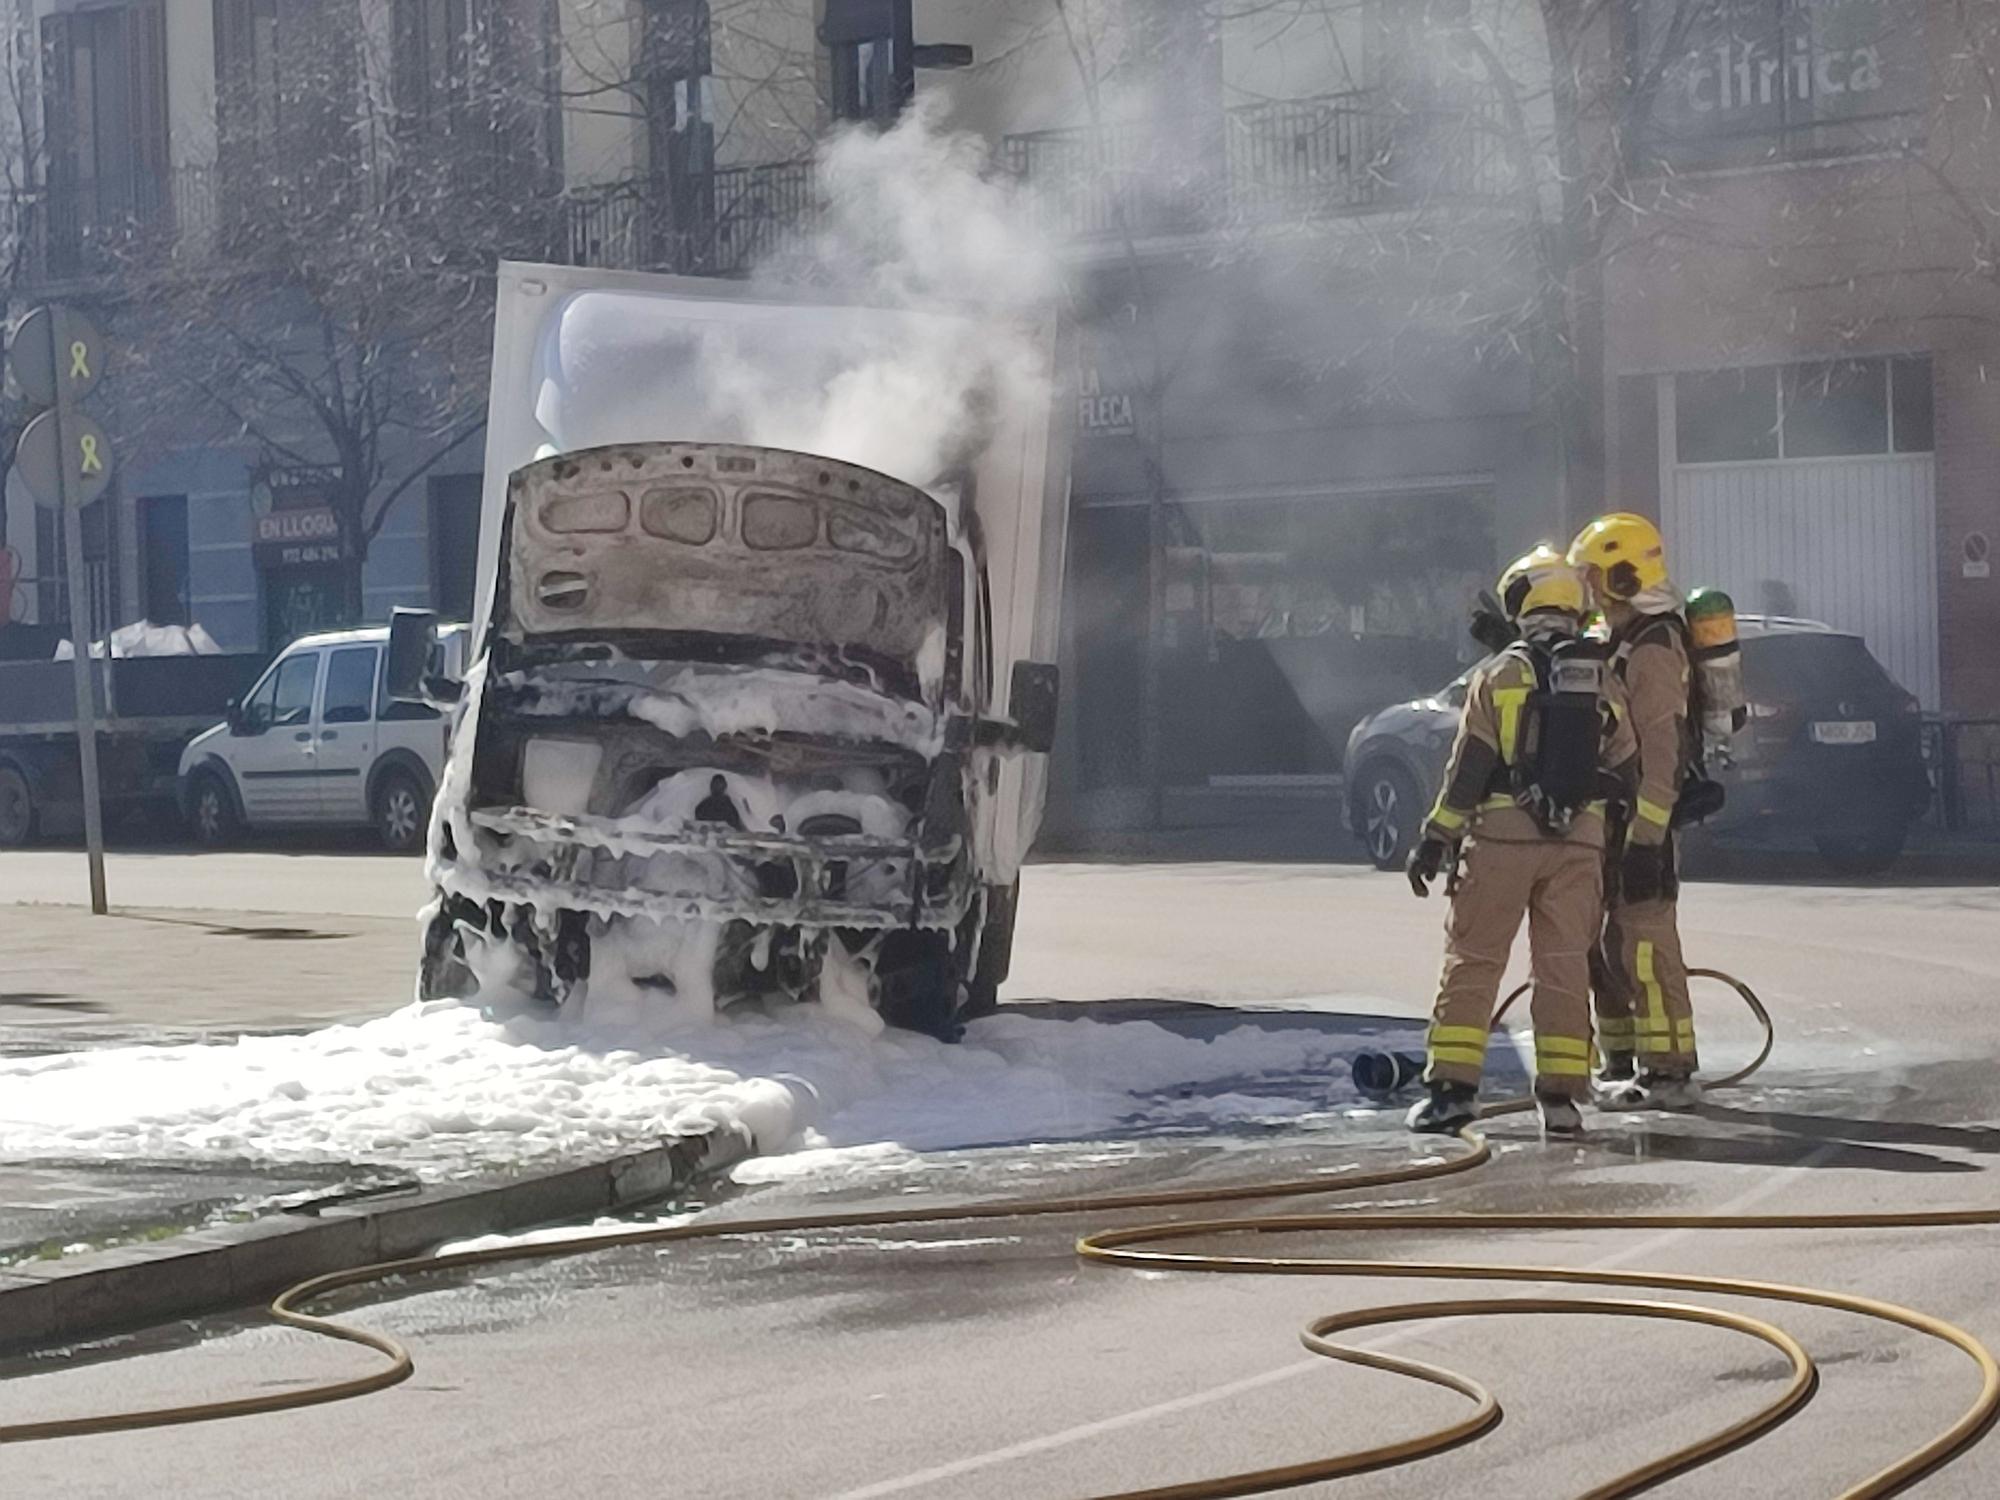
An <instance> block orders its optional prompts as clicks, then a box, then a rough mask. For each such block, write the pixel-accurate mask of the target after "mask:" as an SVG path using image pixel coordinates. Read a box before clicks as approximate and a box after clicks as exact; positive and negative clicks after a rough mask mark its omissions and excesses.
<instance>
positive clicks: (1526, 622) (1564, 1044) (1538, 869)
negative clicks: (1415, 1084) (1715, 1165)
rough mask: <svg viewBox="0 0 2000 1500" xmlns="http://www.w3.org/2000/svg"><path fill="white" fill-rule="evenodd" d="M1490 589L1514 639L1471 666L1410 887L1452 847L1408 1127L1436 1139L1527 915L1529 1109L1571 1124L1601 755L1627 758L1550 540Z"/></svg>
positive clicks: (1432, 875) (1584, 1078) (1599, 914)
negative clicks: (1422, 1061) (1441, 942)
mask: <svg viewBox="0 0 2000 1500" xmlns="http://www.w3.org/2000/svg"><path fill="white" fill-rule="evenodd" d="M1500 599H1501V603H1502V605H1503V607H1504V609H1505V612H1506V615H1507V617H1508V618H1509V619H1510V620H1512V621H1513V623H1514V624H1515V626H1516V627H1517V629H1518V631H1519V639H1517V640H1515V641H1514V642H1513V643H1512V644H1511V645H1509V646H1507V647H1506V648H1505V649H1504V650H1502V651H1501V652H1499V654H1498V655H1496V656H1495V657H1493V659H1492V660H1490V661H1489V662H1487V663H1486V664H1485V665H1484V666H1482V667H1480V669H1479V670H1478V672H1477V673H1475V674H1474V676H1473V679H1472V683H1471V686H1470V687H1469V688H1468V690H1467V692H1466V697H1465V711H1464V714H1463V717H1462V718H1461V719H1460V721H1459V726H1458V738H1457V740H1456V741H1455V742H1454V744H1453V745H1452V751H1451V761H1450V764H1449V765H1448V767H1447V768H1446V771H1445V781H1444V789H1443V791H1442V792H1440V793H1439V794H1438V800H1437V805H1436V806H1435V807H1434V808H1433V809H1432V810H1431V815H1430V820H1429V821H1428V823H1426V825H1425V828H1424V837H1423V840H1422V842H1421V843H1420V844H1418V846H1417V847H1416V849H1415V850H1413V851H1412V852H1411V855H1410V860H1409V877H1410V885H1411V888H1412V889H1413V890H1415V892H1416V893H1417V894H1418V895H1419V896H1427V895H1429V894H1430V883H1431V881H1433V880H1434V879H1436V878H1437V876H1438V875H1439V873H1440V872H1442V871H1443V869H1444V868H1445V865H1446V863H1447V862H1448V861H1450V860H1451V858H1452V855H1453V853H1454V851H1456V850H1457V849H1458V848H1459V847H1460V845H1461V843H1462V844H1463V862H1462V864H1460V865H1458V867H1457V870H1456V873H1455V874H1454V876H1453V878H1452V879H1451V881H1450V882H1449V883H1448V884H1447V887H1446V889H1447V893H1448V894H1449V895H1450V897H1451V912H1450V915H1449V916H1448V917H1447V918H1446V922H1445V960H1444V974H1443V977H1442V978H1441V979H1440V981H1439V984H1438V996H1437V1002H1436V1005H1435V1007H1434V1010H1433V1014H1432V1019H1431V1027H1430V1034H1429V1038H1428V1041H1427V1051H1428V1062H1427V1066H1426V1068H1425V1071H1424V1082H1425V1083H1426V1085H1428V1089H1429V1093H1428V1097H1426V1098H1425V1099H1424V1100H1423V1101H1422V1102H1421V1103H1419V1104H1418V1105H1417V1106H1416V1108H1415V1109H1413V1110H1411V1112H1410V1117H1409V1126H1410V1129H1412V1130H1414V1131H1417V1132H1420V1133H1437V1134H1447V1133H1451V1132H1455V1131H1457V1130H1459V1129H1462V1128H1463V1127H1464V1126H1466V1125H1468V1124H1470V1123H1471V1122H1472V1120H1473V1119H1474V1118H1475V1116H1476V1113H1477V1109H1476V1102H1475V1101H1476V1099H1477V1096H1478V1092H1479V1078H1480V1073H1481V1071H1482V1070H1483V1067H1484V1064H1485V1059H1486V1039H1487V1035H1488V1033H1489V1031H1490V1030H1491V1027H1492V1018H1493V1006H1494V1001H1495V1000H1496V999H1497V997H1498V995H1499V990H1500V978H1501V975H1502V973H1503V972H1504V971H1505V969H1506V967H1507V956H1508V953H1509V951H1510V950H1511V949H1512V948H1513V946H1514V937H1515V934H1516V933H1518V932H1519V931H1520V928H1521V919H1522V917H1523V916H1525V917H1526V918H1527V919H1528V945H1529V952H1530V956H1531V958H1532V964H1533V976H1534V995H1533V999H1532V1001H1531V1012H1532V1015H1533V1018H1534V1027H1535V1104H1536V1107H1537V1109H1538V1110H1539V1112H1540V1115H1541V1120H1542V1128H1543V1129H1544V1131H1546V1132H1547V1133H1549V1134H1551V1135H1574V1134H1576V1133H1578V1132H1579V1131H1581V1130H1582V1128H1583V1119H1582V1116H1581V1115H1580V1114H1579V1113H1578V1111H1577V1101H1578V1100H1580V1099H1582V1098H1585V1097H1587V1095H1588V1093H1589V1089H1590V999H1589V996H1590V974H1589V956H1590V951H1591V948H1592V947H1593V945H1594V944H1595V943H1596V942H1597V940H1598V934H1599V931H1600V929H1601V927H1602V924H1603V863H1604V803H1603V800H1602V799H1603V792H1604V788H1605V778H1606V771H1605V767H1606V766H1607V764H1609V765H1616V764H1618V763H1619V762H1620V761H1623V760H1626V759H1628V758H1629V756H1630V753H1631V748H1630V744H1629V739H1627V738H1626V737H1625V736H1624V731H1623V729H1622V721H1620V720H1619V719H1617V717H1616V716H1615V715H1613V714H1612V713H1611V711H1610V707H1609V703H1608V701H1607V699H1606V696H1605V693H1606V671H1605V660H1604V653H1603V650H1602V648H1601V646H1599V645H1597V644H1595V643H1593V642H1590V641H1588V640H1586V639H1585V638H1584V636H1583V633H1582V623H1583V612H1584V585H1583V579H1582V577H1581V576H1580V575H1579V574H1578V573H1577V571H1576V570H1575V569H1574V568H1572V567H1570V565H1569V564H1568V562H1567V561H1566V560H1565V559H1564V558H1563V556H1562V554H1561V553H1559V552H1557V551H1556V550H1555V549H1554V548H1552V547H1547V546H1543V547H1538V548H1536V549H1535V550H1534V551H1533V552H1530V553H1529V554H1528V555H1527V556H1525V557H1523V558H1521V559H1520V560H1519V561H1518V562H1516V563H1514V564H1513V566H1511V567H1510V568H1508V569H1507V571H1506V573H1505V574H1503V575H1502V576H1501V579H1500Z"/></svg>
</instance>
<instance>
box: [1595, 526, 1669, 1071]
mask: <svg viewBox="0 0 2000 1500" xmlns="http://www.w3.org/2000/svg"><path fill="white" fill-rule="evenodd" d="M1569 561H1570V563H1571V564H1572V565H1573V566H1575V567H1577V568H1579V569H1581V570H1582V571H1583V573H1584V575H1585V577H1586V578H1587V579H1588V580H1589V582H1590V588H1591V593H1592V596H1593V597H1594V599H1595V601H1596V603H1597V605H1598V607H1599V608H1600V609H1602V610H1603V611H1604V616H1605V620H1606V622H1607V623H1608V624H1609V626H1610V628H1611V637H1610V646H1611V664H1612V665H1611V670H1612V674H1613V677H1614V678H1615V680H1616V691H1617V695H1618V698H1619V700H1620V702H1621V703H1622V705H1623V707H1624V710H1625V712H1626V713H1627V715H1628V716H1629V718H1630V723H1631V733H1632V736H1633V738H1634V740H1635V741H1636V743H1637V746H1638V764H1637V776H1636V785H1635V787H1634V789H1633V795H1632V798H1631V802H1630V806H1629V808H1628V809H1627V813H1626V816H1625V817H1624V818H1623V820H1622V821H1623V823H1624V833H1623V836H1622V839H1621V841H1620V844H1619V847H1618V848H1616V849H1615V850H1614V851H1613V855H1614V857H1613V859H1612V860H1611V862H1610V863H1611V871H1610V874H1609V877H1608V880H1607V884H1608V887H1609V889H1608V895H1609V897H1610V902H1609V913H1608V917H1607V920H1606V923H1605V930H1604V940H1603V946H1602V949H1601V950H1600V953H1599V955H1598V959H1597V961H1596V962H1595V963H1593V965H1592V970H1593V973H1592V978H1593V981H1594V983H1593V989H1594V991H1595V994H1596V1011H1597V1037H1598V1046H1599V1049H1600V1052H1601V1053H1602V1057H1603V1065H1602V1068H1601V1070H1600V1072H1599V1075H1598V1078H1599V1085H1600V1094H1599V1099H1598V1102H1599V1104H1600V1105H1601V1106H1603V1107H1605V1108H1609V1109H1670V1110H1685V1109H1692V1108H1693V1107H1694V1106H1695V1105H1696V1104H1697V1103H1699V1102H1700V1099H1701V1088H1700V1085H1699V1084H1698V1083H1697V1082H1696V1081H1695V1076H1694V1075H1695V1069H1696V1066H1697V1062H1698V1059H1697V1057H1696V1053H1695V1035H1694V1008H1693V1005H1692V1004H1691V1003H1690V1001H1689V998H1688V981H1687V969H1686V966H1685V965H1684V963H1683V962H1682V958H1681V940H1680V926H1679V920H1678V914H1677V909H1676V907H1677V902H1678V898H1679V895H1680V874H1679V870H1678V868H1677V865H1676V859H1675V848H1674V832H1673V830H1674V810H1675V807H1676V805H1677V804H1678V803H1679V802H1680V800H1681V798H1682V796H1683V794H1684V792H1685V791H1686V789H1687V786H1688V784H1689V782H1690V778H1691V776H1692V775H1693V774H1694V773H1695V771H1696V769H1697V768H1698V766H1699V757H1700V744H1699V741H1698V739H1697V735H1698V734H1699V733H1700V730H1699V723H1698V720H1697V719H1696V718H1695V716H1694V715H1693V714H1692V712H1691V708H1690V705H1691V691H1692V686H1693V669H1692V665H1691V660H1690V656H1689V650H1688V637H1687V625H1686V621H1685V619H1684V617H1683V615H1682V613H1681V609H1682V602H1681V598H1680V595H1679V594H1678V593H1676V592H1675V590H1674V587H1673V585H1672V583H1671V582H1670V580H1669V577H1668V571H1667V554H1666V545H1665V543H1664V542H1663V541H1662V540H1661V537H1660V533H1659V529H1658V528H1657V527H1655V526H1654V525H1653V523H1652V522H1651V521H1648V520H1647V519H1646V518H1645V517H1643V516H1635V515H1623V514H1621V515H1609V516H1602V517H1599V518H1598V519H1597V520H1595V521H1593V522H1591V523H1590V525H1588V526H1586V527H1585V528H1584V529H1583V530H1582V532H1580V533H1579V534H1578V536H1577V538H1576V540H1575V542H1574V543H1572V544H1571V546H1570V549H1569Z"/></svg>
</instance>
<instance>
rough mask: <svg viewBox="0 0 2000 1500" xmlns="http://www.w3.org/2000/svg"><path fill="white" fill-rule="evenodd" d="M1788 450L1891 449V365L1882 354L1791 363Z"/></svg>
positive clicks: (1809, 454)
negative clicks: (1867, 357)
mask: <svg viewBox="0 0 2000 1500" xmlns="http://www.w3.org/2000/svg"><path fill="white" fill-rule="evenodd" d="M1784 393H1785V456H1786V457H1787V458H1849V457H1853V456H1855V455H1857V454H1862V453H1887V452H1888V451H1889V366H1888V363H1887V362H1886V361H1884V360H1879V359H1840V360H1829V361H1825V362H1823V363H1818V364H1806V365H1791V366H1788V367H1787V368H1786V370H1785V373H1784Z"/></svg>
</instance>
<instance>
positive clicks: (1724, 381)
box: [1674, 355, 1936, 464]
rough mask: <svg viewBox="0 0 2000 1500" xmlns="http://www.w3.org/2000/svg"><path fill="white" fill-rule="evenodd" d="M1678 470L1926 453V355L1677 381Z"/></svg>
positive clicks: (1929, 444)
mask: <svg viewBox="0 0 2000 1500" xmlns="http://www.w3.org/2000/svg"><path fill="white" fill-rule="evenodd" d="M1674 400H1675V407H1676V422H1675V425H1676V429H1677V431H1676V438H1677V441H1678V444H1679V447H1678V457H1679V461H1680V462H1681V463H1684V464H1712V463H1752V462H1758V461H1764V460H1770V459H1778V458H1801V459H1804V458H1859V457H1866V456H1869V455H1873V454H1887V453H1929V452H1931V451H1932V449H1933V447H1934V446H1935V442H1936V434H1935V430H1934V429H1935V422H1934V419H1933V397H1932V393H1931V361H1930V358H1929V356H1928V355H1912V356H1907V357H1904V358H1899V359H1838V360H1808V361H1805V362H1802V363H1799V364H1791V365H1761V366H1756V367H1754V368H1750V369H1742V370H1708V371H1700V372H1696V373H1693V374H1687V375H1677V376H1675V377H1674Z"/></svg>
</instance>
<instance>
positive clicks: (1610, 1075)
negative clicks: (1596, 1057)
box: [1597, 1051, 1639, 1088]
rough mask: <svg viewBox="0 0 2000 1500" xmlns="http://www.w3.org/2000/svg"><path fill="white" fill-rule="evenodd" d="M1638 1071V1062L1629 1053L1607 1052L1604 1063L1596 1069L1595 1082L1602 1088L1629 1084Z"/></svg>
mask: <svg viewBox="0 0 2000 1500" xmlns="http://www.w3.org/2000/svg"><path fill="white" fill-rule="evenodd" d="M1638 1071H1639V1064H1638V1061H1637V1059H1635V1058H1634V1057H1633V1055H1632V1054H1631V1053H1630V1052H1627V1051H1619V1052H1607V1053H1605V1054H1604V1061H1603V1062H1602V1063H1601V1064H1600V1065H1599V1067H1598V1069H1597V1082H1598V1085H1599V1086H1600V1087H1603V1088H1609V1087H1610V1086H1611V1085H1613V1084H1618V1083H1630V1082H1631V1081H1632V1079H1633V1077H1634V1075H1635V1074H1637V1073H1638Z"/></svg>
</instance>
